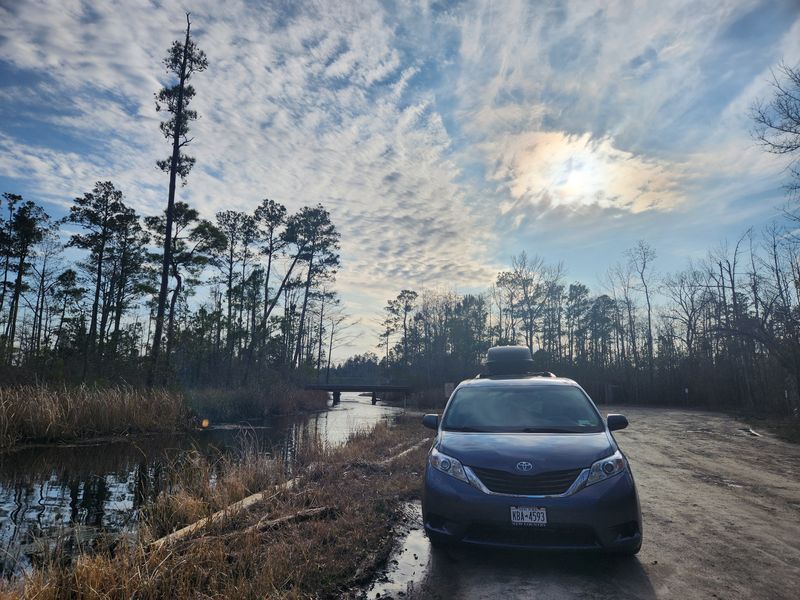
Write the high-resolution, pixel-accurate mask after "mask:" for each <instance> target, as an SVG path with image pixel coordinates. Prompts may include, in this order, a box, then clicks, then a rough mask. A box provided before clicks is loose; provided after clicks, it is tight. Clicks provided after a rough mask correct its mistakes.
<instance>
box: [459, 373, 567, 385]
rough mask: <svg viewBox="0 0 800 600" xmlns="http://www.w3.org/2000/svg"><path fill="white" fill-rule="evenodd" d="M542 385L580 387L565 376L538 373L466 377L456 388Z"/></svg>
mask: <svg viewBox="0 0 800 600" xmlns="http://www.w3.org/2000/svg"><path fill="white" fill-rule="evenodd" d="M544 385H568V386H574V387H580V386H579V385H578V384H577V383H576V382H575V381H573V380H572V379H568V378H566V377H542V376H540V375H496V376H494V377H479V378H475V379H467V380H465V381H462V382H461V383H459V384H458V386H457V388H462V387H500V386H503V387H505V386H514V387H518V386H544Z"/></svg>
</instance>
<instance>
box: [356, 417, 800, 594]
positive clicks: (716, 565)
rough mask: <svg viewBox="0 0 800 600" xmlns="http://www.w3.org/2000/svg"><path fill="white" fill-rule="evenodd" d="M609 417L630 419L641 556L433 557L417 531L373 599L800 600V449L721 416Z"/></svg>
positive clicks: (624, 442)
mask: <svg viewBox="0 0 800 600" xmlns="http://www.w3.org/2000/svg"><path fill="white" fill-rule="evenodd" d="M601 410H603V411H604V412H622V413H624V414H626V415H627V416H628V418H629V420H630V422H631V425H630V427H629V428H628V429H626V430H624V431H620V432H618V433H617V434H616V436H617V440H618V441H619V444H620V446H621V447H622V449H623V451H624V452H625V453H626V455H627V456H628V458H629V459H630V462H631V465H632V467H633V472H634V476H635V478H636V482H637V485H638V488H639V495H640V500H641V504H642V513H643V518H644V535H645V542H644V546H643V547H642V551H641V552H640V553H639V555H638V556H637V557H636V558H633V559H631V558H612V557H605V556H595V555H590V556H587V555H569V554H558V555H547V554H544V555H543V554H537V553H525V552H505V551H502V552H501V551H494V550H483V549H476V550H470V549H464V548H458V549H455V550H448V551H432V550H431V549H430V547H429V546H428V544H427V541H426V540H425V539H424V536H423V535H422V533H421V532H420V530H419V528H418V527H417V528H416V529H414V530H412V531H411V532H410V534H409V536H408V538H407V539H406V540H405V542H404V547H403V548H402V550H401V551H400V552H399V553H398V554H397V555H396V556H395V561H396V562H395V563H393V564H394V566H393V567H392V568H390V570H389V572H388V573H387V574H386V577H384V578H383V580H382V581H381V582H380V583H378V584H375V585H374V586H373V587H372V589H371V590H370V591H369V592H368V596H369V597H370V598H375V597H376V595H380V597H387V596H389V597H395V598H399V597H406V598H408V597H413V598H536V599H537V600H539V599H556V598H578V597H579V598H725V599H729V598H748V599H751V598H792V599H795V598H800V446H798V445H795V444H790V443H786V442H783V441H781V440H779V439H777V438H775V437H774V436H772V435H770V434H768V433H767V432H761V431H759V433H761V434H762V435H761V436H760V437H758V436H755V435H752V434H751V433H749V432H747V431H746V429H747V427H748V424H747V423H745V422H742V421H737V420H736V419H734V418H732V417H729V416H725V415H721V414H716V413H707V412H694V411H684V410H670V409H641V408H636V409H634V408H624V409H620V410H619V411H613V410H610V409H607V408H606V407H601ZM417 512H418V511H417ZM416 520H417V523H418V522H419V517H418V516H416Z"/></svg>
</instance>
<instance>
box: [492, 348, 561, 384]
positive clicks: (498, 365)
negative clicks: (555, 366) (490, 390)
mask: <svg viewBox="0 0 800 600" xmlns="http://www.w3.org/2000/svg"><path fill="white" fill-rule="evenodd" d="M485 366H486V372H485V374H480V375H478V377H479V378H486V377H555V375H553V373H551V372H550V371H534V370H533V356H532V355H531V351H530V348H528V347H527V346H494V347H493V348H489V351H488V352H487V353H486V363H485Z"/></svg>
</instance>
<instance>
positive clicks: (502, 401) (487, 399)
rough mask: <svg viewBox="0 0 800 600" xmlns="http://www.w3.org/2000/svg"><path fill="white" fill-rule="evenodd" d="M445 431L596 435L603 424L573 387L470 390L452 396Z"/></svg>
mask: <svg viewBox="0 0 800 600" xmlns="http://www.w3.org/2000/svg"><path fill="white" fill-rule="evenodd" d="M442 429H444V430H446V431H473V432H481V431H483V432H504V433H596V432H598V431H603V423H602V421H601V420H600V416H599V415H598V414H597V411H596V410H595V409H594V407H593V406H592V405H591V403H590V401H589V398H588V397H587V396H586V394H584V393H583V391H581V390H580V389H579V388H577V387H573V386H556V385H537V386H533V385H531V386H524V387H523V386H514V387H510V386H509V387H474V388H469V387H467V388H463V389H460V390H458V392H456V395H455V396H454V397H453V399H452V401H451V402H450V406H449V407H448V409H447V412H446V414H445V416H444V420H443V422H442Z"/></svg>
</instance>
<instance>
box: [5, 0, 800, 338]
mask: <svg viewBox="0 0 800 600" xmlns="http://www.w3.org/2000/svg"><path fill="white" fill-rule="evenodd" d="M185 11H190V12H191V14H192V23H193V24H192V31H193V34H194V36H195V40H196V42H197V44H198V45H199V46H200V47H201V48H202V49H203V50H204V51H205V52H206V54H207V55H208V60H209V68H208V70H207V71H205V72H203V73H199V74H197V75H196V76H195V77H194V78H193V81H192V83H193V85H194V86H195V88H196V90H197V96H196V98H195V100H194V101H193V108H195V109H196V110H197V111H198V113H199V114H200V119H199V120H198V121H197V122H196V123H194V124H193V126H192V134H193V137H194V141H193V142H192V144H191V147H190V149H189V153H190V154H192V155H193V156H195V157H196V159H197V163H196V166H195V168H194V170H193V171H192V173H191V175H190V176H189V181H188V185H187V186H185V187H183V188H180V189H179V191H178V197H179V199H180V200H183V201H186V202H189V203H190V204H191V205H193V206H194V207H196V208H198V209H199V210H200V212H201V213H202V214H203V215H204V216H205V217H208V218H212V217H213V215H214V213H215V212H216V211H219V210H225V209H239V210H247V211H252V210H253V209H254V208H255V206H256V205H257V204H258V203H259V201H260V200H261V199H262V198H265V197H268V198H272V199H274V200H276V201H278V202H281V203H283V204H285V205H286V206H287V208H288V209H289V210H290V211H295V210H297V209H299V208H300V207H302V206H305V205H315V204H317V203H322V204H323V205H324V206H325V207H326V208H328V209H329V210H330V212H331V216H332V220H333V221H334V223H335V224H336V226H337V228H338V230H339V231H340V232H341V235H342V247H341V262H342V264H341V268H340V270H339V273H338V276H337V285H336V287H337V290H338V291H339V292H340V294H341V296H342V299H343V304H344V306H345V308H346V310H347V312H348V313H350V314H351V315H352V316H353V318H355V319H359V320H360V325H358V326H357V330H358V331H360V332H361V334H360V335H359V336H358V341H357V342H356V343H355V345H354V346H351V347H349V348H347V349H345V350H342V352H344V353H345V354H349V353H351V352H354V351H359V352H360V351H364V350H367V349H371V348H372V347H373V346H374V345H375V344H376V343H377V339H376V338H377V336H376V334H377V325H376V322H377V320H378V319H379V317H380V313H381V311H382V308H383V306H384V305H385V304H386V300H387V299H389V298H391V297H394V296H395V295H396V294H397V293H398V292H399V291H400V290H401V289H403V288H411V289H416V290H421V289H426V288H427V289H454V290H456V291H461V292H467V291H480V290H482V289H485V288H486V287H487V286H488V285H489V284H491V283H492V281H493V280H494V278H495V276H496V274H497V272H498V271H499V270H502V269H504V268H507V267H508V265H509V263H510V258H511V256H512V255H516V254H518V253H519V252H521V251H523V250H524V251H526V252H527V253H528V254H531V255H540V256H542V257H543V258H544V259H545V260H547V261H548V262H552V263H555V262H562V261H563V263H564V266H565V269H566V278H567V280H568V281H573V280H580V281H583V282H585V283H586V284H588V285H589V286H590V287H591V288H592V289H593V290H594V291H596V292H600V291H602V289H601V280H602V278H603V274H604V273H605V272H606V270H607V268H608V267H609V266H610V265H611V264H612V263H614V262H617V261H620V260H622V259H623V252H624V251H625V249H627V248H630V247H632V246H633V245H634V244H635V243H636V241H637V240H640V239H644V240H646V241H647V242H648V243H650V244H651V245H652V246H653V247H654V248H655V249H656V252H657V256H658V258H657V261H656V263H655V267H656V268H657V269H658V270H659V271H660V272H662V273H666V272H670V271H675V270H677V269H680V268H682V267H683V266H685V264H686V262H687V260H689V259H697V258H702V257H703V256H704V255H705V254H706V253H707V251H708V250H709V249H711V248H712V247H714V246H715V245H717V244H719V243H720V242H722V241H724V240H726V239H727V240H733V241H735V240H736V239H738V237H739V236H740V235H741V234H742V233H743V232H744V231H745V230H746V229H748V228H749V227H754V228H756V229H758V228H761V227H763V226H765V225H766V224H768V223H769V222H770V221H771V220H772V219H774V218H775V217H776V216H778V215H779V214H780V211H781V208H782V206H783V204H784V202H785V195H784V191H783V189H782V186H783V185H784V184H785V183H786V176H787V175H786V172H785V166H786V163H785V161H784V160H782V159H781V158H780V157H775V156H772V155H769V154H766V153H765V152H763V151H762V150H761V149H760V148H758V147H757V146H756V144H755V143H754V141H753V139H752V136H751V134H750V130H751V126H752V125H751V121H750V119H749V116H748V111H749V108H750V106H751V105H752V103H753V102H754V101H755V100H756V99H757V98H767V97H768V96H769V93H770V88H769V79H770V72H771V69H774V68H775V67H776V66H777V65H778V64H779V63H780V61H781V60H784V61H786V62H787V63H789V64H791V65H796V64H798V63H799V62H800V0H765V1H763V2H758V1H746V0H713V1H704V0H687V1H683V0H671V1H669V2H664V1H663V0H656V1H653V2H648V1H633V0H621V1H614V0H609V1H607V2H597V3H594V2H589V1H584V0H581V1H576V2H545V1H537V2H533V1H515V0H505V1H499V0H494V1H490V0H483V1H478V0H476V1H464V2H434V1H430V0H429V1H405V0H391V1H390V0H386V1H372V0H360V1H359V2H343V1H328V2H325V1H316V2H297V1H289V0H275V1H266V0H227V1H226V2H218V1H217V0H184V1H183V2H173V1H172V0H160V1H156V0H125V1H111V0H107V1H106V0H104V1H102V2H101V1H99V0H98V1H95V2H88V1H80V0H0V23H1V24H0V191H7V192H14V193H19V194H22V195H23V196H24V197H25V198H27V199H32V200H36V201H38V202H40V203H42V204H44V205H45V207H46V208H47V210H48V211H49V212H50V214H51V215H52V216H55V217H59V216H62V215H63V214H65V212H66V211H67V210H68V207H69V205H70V202H71V200H72V199H73V198H74V197H75V196H79V195H82V194H83V193H84V192H86V191H89V190H90V189H91V188H92V186H93V184H94V182H95V181H98V180H107V179H108V180H112V181H113V182H115V183H116V184H117V186H118V187H119V188H120V189H122V191H123V192H124V193H125V197H126V201H127V202H128V203H129V204H130V205H131V206H133V207H134V208H135V209H136V210H137V211H139V212H140V213H142V214H145V215H149V214H155V213H158V212H160V211H163V208H164V206H165V203H166V195H167V177H166V175H164V174H163V173H161V172H160V171H159V170H158V169H157V168H156V167H155V161H156V160H158V159H162V158H165V157H166V156H167V155H168V154H169V152H170V148H169V146H168V144H167V142H166V141H165V140H164V138H163V137H162V136H161V133H160V131H159V128H158V124H159V121H160V118H161V116H162V115H159V114H158V113H157V112H156V111H155V105H154V96H153V94H154V93H155V92H156V91H157V90H158V89H159V88H160V87H161V86H162V85H163V84H165V83H166V82H167V81H168V79H167V75H166V73H165V72H164V68H163V64H162V58H163V56H164V54H165V51H166V49H167V48H168V47H169V45H170V44H171V42H172V41H173V40H175V39H179V38H182V37H183V29H184V27H185V16H184V13H185Z"/></svg>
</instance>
